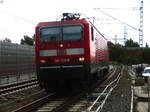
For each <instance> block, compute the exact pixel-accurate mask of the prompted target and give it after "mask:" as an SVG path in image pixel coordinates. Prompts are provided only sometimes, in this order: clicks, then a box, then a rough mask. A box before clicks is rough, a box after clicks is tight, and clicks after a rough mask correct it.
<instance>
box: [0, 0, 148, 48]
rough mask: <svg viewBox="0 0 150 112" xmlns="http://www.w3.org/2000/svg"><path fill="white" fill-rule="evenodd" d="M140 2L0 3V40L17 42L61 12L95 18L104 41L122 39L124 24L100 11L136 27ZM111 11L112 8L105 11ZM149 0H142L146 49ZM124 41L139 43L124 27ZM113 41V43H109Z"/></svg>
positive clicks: (30, 0) (0, 0)
mask: <svg viewBox="0 0 150 112" xmlns="http://www.w3.org/2000/svg"><path fill="white" fill-rule="evenodd" d="M139 6H140V0H0V39H4V38H5V37H7V38H9V39H11V40H12V42H13V43H20V40H21V38H23V35H28V36H33V34H34V32H35V26H36V24H37V23H38V22H43V21H55V20H56V18H58V17H59V16H60V15H61V14H62V13H63V12H78V13H83V14H84V15H86V16H88V17H95V18H96V19H95V23H97V24H99V25H100V28H99V30H100V31H101V32H102V33H103V34H105V35H106V38H108V39H111V38H114V37H115V35H116V36H117V37H118V38H122V39H123V37H124V26H125V25H124V24H121V23H120V22H118V21H114V20H112V18H110V17H108V16H106V15H104V14H103V13H102V12H100V11H99V12H98V11H95V10H93V8H101V9H100V10H102V11H104V12H105V13H107V14H109V15H111V16H113V17H115V18H117V19H119V20H121V21H123V22H125V23H127V24H129V25H131V26H133V27H135V28H137V29H138V28H139V14H140V12H139V10H137V9H138V8H139ZM109 8H112V9H109ZM149 11H150V0H144V42H143V46H145V42H147V43H148V45H149V46H150V38H149V25H150V22H149V20H150V17H149ZM127 33H128V38H132V39H133V40H134V41H137V42H138V41H139V36H138V35H139V33H138V31H136V30H134V29H133V28H131V27H128V26H127ZM112 41H113V40H112Z"/></svg>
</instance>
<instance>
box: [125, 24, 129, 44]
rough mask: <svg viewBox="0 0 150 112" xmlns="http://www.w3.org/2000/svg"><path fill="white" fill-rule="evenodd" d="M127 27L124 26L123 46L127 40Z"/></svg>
mask: <svg viewBox="0 0 150 112" xmlns="http://www.w3.org/2000/svg"><path fill="white" fill-rule="evenodd" d="M127 30H128V29H127V27H126V26H124V44H125V43H126V41H127V39H128V32H127Z"/></svg>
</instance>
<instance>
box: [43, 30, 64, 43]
mask: <svg viewBox="0 0 150 112" xmlns="http://www.w3.org/2000/svg"><path fill="white" fill-rule="evenodd" d="M60 35H61V32H60V28H59V27H48V28H42V29H41V42H56V41H60V39H61V37H60Z"/></svg>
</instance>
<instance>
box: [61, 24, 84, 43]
mask: <svg viewBox="0 0 150 112" xmlns="http://www.w3.org/2000/svg"><path fill="white" fill-rule="evenodd" d="M82 38H83V29H82V27H81V26H64V27H63V40H67V41H74V40H81V39H82Z"/></svg>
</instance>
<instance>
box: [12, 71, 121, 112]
mask: <svg viewBox="0 0 150 112" xmlns="http://www.w3.org/2000/svg"><path fill="white" fill-rule="evenodd" d="M122 70H123V69H122V68H118V69H116V70H115V71H113V72H112V73H110V75H109V78H107V79H106V80H105V81H103V82H101V81H98V82H97V83H95V84H93V85H92V86H91V87H89V88H86V89H84V90H82V91H80V92H78V93H74V94H72V95H69V96H66V97H58V96H57V95H56V94H54V93H52V94H50V95H48V96H46V97H44V98H41V99H39V100H36V101H34V102H32V103H30V104H28V105H25V106H23V107H21V108H19V109H16V110H14V111H12V112H30V111H32V112H33V110H34V112H81V111H83V112H86V111H88V112H91V111H97V112H98V111H100V110H101V109H102V108H103V105H104V104H105V102H106V99H107V98H108V97H109V95H110V93H111V91H112V90H113V89H114V88H115V87H116V86H117V83H118V82H119V80H120V77H121V72H122ZM41 105H42V106H41Z"/></svg>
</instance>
